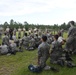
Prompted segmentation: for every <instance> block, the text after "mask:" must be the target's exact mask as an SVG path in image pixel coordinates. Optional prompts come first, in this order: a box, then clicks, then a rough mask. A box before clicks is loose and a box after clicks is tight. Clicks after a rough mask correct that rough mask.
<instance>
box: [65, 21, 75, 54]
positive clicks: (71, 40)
mask: <svg viewBox="0 0 76 75" xmlns="http://www.w3.org/2000/svg"><path fill="white" fill-rule="evenodd" d="M68 24H69V25H70V26H71V27H70V28H69V30H68V38H67V40H66V50H67V51H68V52H70V53H76V27H75V22H74V21H70V22H69V23H68Z"/></svg>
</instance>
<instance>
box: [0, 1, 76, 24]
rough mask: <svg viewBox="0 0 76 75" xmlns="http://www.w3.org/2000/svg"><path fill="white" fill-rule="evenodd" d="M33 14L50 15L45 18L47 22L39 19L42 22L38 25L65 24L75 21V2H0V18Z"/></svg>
mask: <svg viewBox="0 0 76 75" xmlns="http://www.w3.org/2000/svg"><path fill="white" fill-rule="evenodd" d="M61 10H62V11H61ZM59 12H60V13H59ZM33 13H45V14H46V15H44V16H47V13H50V14H51V15H50V16H47V21H45V20H46V19H45V20H43V18H42V17H40V18H41V21H42V22H41V21H40V22H39V23H43V21H44V23H49V24H51V23H54V22H55V23H61V22H64V21H65V22H67V21H68V20H70V19H71V18H72V19H76V18H75V14H76V0H0V16H1V17H2V16H4V17H5V16H6V17H7V16H9V17H10V16H11V17H13V16H22V15H28V14H31V15H32V14H33ZM35 15H36V14H35ZM51 16H52V18H51ZM58 16H59V17H58ZM32 17H33V16H32ZM49 17H50V18H49ZM50 19H51V21H52V22H50ZM31 21H32V20H31Z"/></svg>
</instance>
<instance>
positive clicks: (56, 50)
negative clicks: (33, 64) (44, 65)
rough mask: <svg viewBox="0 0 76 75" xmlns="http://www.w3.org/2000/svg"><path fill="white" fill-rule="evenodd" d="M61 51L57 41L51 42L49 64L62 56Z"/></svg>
mask: <svg viewBox="0 0 76 75" xmlns="http://www.w3.org/2000/svg"><path fill="white" fill-rule="evenodd" d="M62 53H63V49H62V45H61V44H60V43H59V42H58V41H54V42H52V51H51V55H50V58H51V63H55V62H57V61H58V60H59V58H60V57H61V56H62Z"/></svg>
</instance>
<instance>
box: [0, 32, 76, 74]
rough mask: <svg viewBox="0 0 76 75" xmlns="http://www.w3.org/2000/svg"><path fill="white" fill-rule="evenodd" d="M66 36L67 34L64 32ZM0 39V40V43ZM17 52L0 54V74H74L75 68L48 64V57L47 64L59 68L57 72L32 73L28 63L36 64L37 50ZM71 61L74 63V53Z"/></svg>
mask: <svg viewBox="0 0 76 75" xmlns="http://www.w3.org/2000/svg"><path fill="white" fill-rule="evenodd" d="M64 37H65V38H67V34H66V33H64ZM1 41H2V40H0V43H1ZM23 50H24V52H17V54H16V55H10V56H7V55H2V56H0V75H76V68H67V67H66V66H65V67H60V66H58V65H53V64H50V59H48V61H47V64H48V65H50V66H54V67H57V68H59V70H60V71H59V72H57V73H55V72H53V71H51V70H50V71H43V72H41V73H39V74H36V73H32V72H30V71H29V70H28V65H29V64H35V65H36V64H37V50H34V51H26V50H25V49H24V48H23ZM72 58H73V60H74V61H73V62H74V63H76V55H74V56H72Z"/></svg>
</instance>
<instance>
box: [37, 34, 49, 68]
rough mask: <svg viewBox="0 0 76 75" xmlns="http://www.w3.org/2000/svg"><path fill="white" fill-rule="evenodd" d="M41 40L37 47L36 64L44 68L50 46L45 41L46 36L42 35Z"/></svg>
mask: <svg viewBox="0 0 76 75" xmlns="http://www.w3.org/2000/svg"><path fill="white" fill-rule="evenodd" d="M41 40H42V43H41V44H40V45H39V47H38V64H39V65H40V66H41V67H42V68H44V67H45V66H46V61H47V59H48V58H49V50H50V46H49V44H48V43H47V42H46V41H47V36H45V35H43V36H42V39H41Z"/></svg>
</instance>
